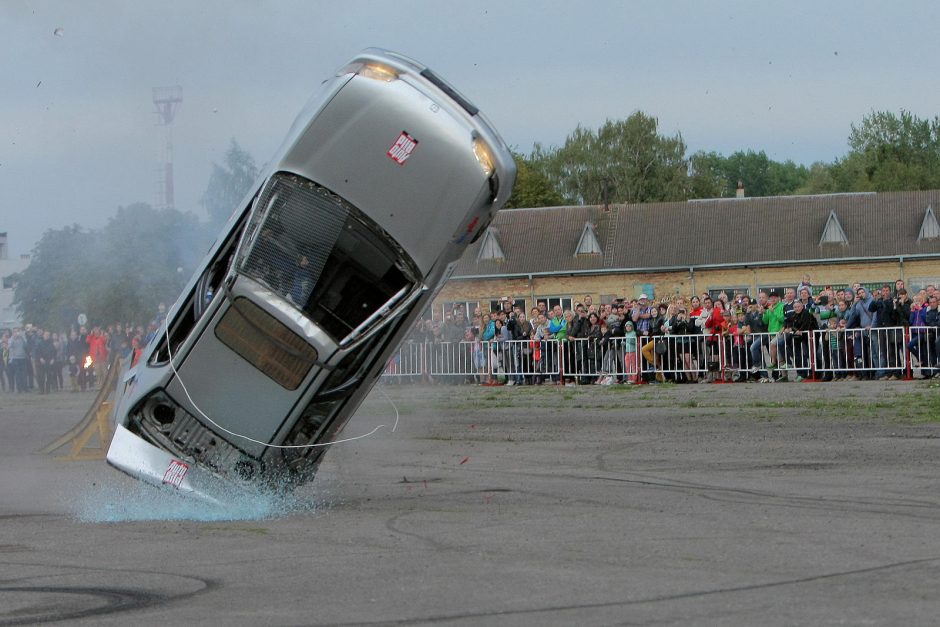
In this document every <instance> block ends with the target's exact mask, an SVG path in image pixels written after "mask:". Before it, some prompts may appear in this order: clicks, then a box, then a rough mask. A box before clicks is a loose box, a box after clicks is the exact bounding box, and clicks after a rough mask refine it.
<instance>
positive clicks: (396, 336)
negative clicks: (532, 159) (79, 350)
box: [108, 49, 515, 500]
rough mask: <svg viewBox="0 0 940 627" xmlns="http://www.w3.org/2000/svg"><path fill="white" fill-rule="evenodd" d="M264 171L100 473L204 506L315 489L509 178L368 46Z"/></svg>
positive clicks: (204, 271)
mask: <svg viewBox="0 0 940 627" xmlns="http://www.w3.org/2000/svg"><path fill="white" fill-rule="evenodd" d="M269 164H270V165H269V166H267V167H266V170H265V171H264V172H263V173H262V175H261V177H260V179H259V183H258V184H257V186H256V188H255V189H254V191H253V192H252V193H251V194H249V196H248V197H247V198H246V199H245V200H244V201H243V202H242V204H241V205H240V206H239V207H237V208H235V211H234V213H233V215H232V217H231V218H230V220H229V222H228V224H227V225H226V227H225V229H224V230H223V232H222V234H221V235H220V237H219V238H218V239H217V240H216V242H215V244H214V245H213V247H212V249H211V250H210V251H209V254H208V255H207V257H206V259H205V260H204V261H203V262H202V264H201V266H200V267H199V269H198V270H197V271H196V273H195V275H194V276H193V277H192V279H191V280H190V282H189V284H188V285H187V287H186V288H185V290H184V292H183V293H182V294H181V296H180V297H179V299H178V301H177V302H176V304H175V305H174V306H173V308H172V309H171V311H170V314H169V315H168V316H167V320H166V325H165V328H163V329H162V331H161V333H160V334H159V335H158V336H157V337H156V338H155V339H154V340H153V341H151V342H150V344H149V345H148V346H147V347H146V349H145V350H144V352H143V355H142V356H141V359H140V361H139V363H138V365H137V366H136V367H134V368H133V369H131V370H129V371H128V372H127V374H126V375H125V376H124V378H123V380H122V382H121V383H120V384H119V390H118V393H117V397H118V398H117V399H116V403H115V420H116V423H117V424H116V428H115V435H114V438H113V440H112V443H111V446H110V449H109V451H108V462H109V463H110V464H111V465H113V466H115V467H116V468H118V469H120V470H122V471H124V472H126V473H128V474H130V475H132V476H134V477H137V478H139V479H141V480H143V481H146V482H149V483H153V484H156V485H166V486H171V487H172V488H176V489H179V490H180V491H183V492H189V493H193V494H195V495H199V496H202V497H204V498H206V499H210V500H217V498H218V494H219V493H220V490H221V489H222V488H225V487H227V486H228V485H232V484H244V483H248V484H250V485H258V484H261V485H264V484H269V485H272V486H280V485H285V484H289V485H297V484H300V483H303V482H304V481H307V480H309V479H310V478H311V477H312V476H313V475H314V473H315V471H316V468H317V465H318V464H319V461H320V459H321V458H322V456H323V453H324V452H325V450H326V448H327V446H328V445H329V444H330V443H331V442H334V441H335V440H337V439H339V438H341V437H342V436H340V435H339V433H340V431H341V430H342V428H343V426H344V425H345V424H346V422H347V421H348V420H349V418H350V417H351V416H352V415H353V413H354V412H355V410H356V408H357V407H358V405H359V404H360V402H361V401H362V400H363V398H364V397H365V396H366V394H367V393H368V392H369V390H370V389H371V388H372V386H373V384H374V383H375V382H376V381H377V379H378V377H379V376H380V375H381V373H382V370H383V367H384V365H385V363H386V360H387V359H388V358H389V355H390V354H391V353H392V352H393V350H394V349H395V348H396V347H397V346H398V344H399V343H400V342H401V340H402V338H403V336H404V335H405V334H406V332H407V331H408V329H409V328H410V327H411V326H412V323H413V322H414V320H415V318H416V317H417V316H419V315H420V313H421V311H422V310H423V309H424V308H425V307H426V306H427V305H428V304H429V302H430V300H431V299H432V298H433V296H434V295H435V293H436V292H437V290H438V289H439V288H440V287H441V285H442V284H443V282H444V281H445V280H446V279H447V277H448V276H449V273H450V271H451V270H452V269H453V267H454V265H455V264H456V260H457V259H458V258H459V257H460V255H461V253H462V252H463V250H464V249H465V247H466V246H467V245H468V244H469V243H470V242H472V241H473V240H474V239H475V238H477V237H478V236H479V235H480V234H481V233H482V231H483V229H485V227H486V225H487V224H488V223H489V221H490V220H491V218H492V217H493V215H494V214H495V212H496V211H497V210H498V209H499V208H500V207H501V206H502V205H503V204H504V203H505V202H506V200H507V199H508V197H509V194H510V192H511V190H512V186H513V182H514V179H515V164H514V162H513V158H512V155H511V153H510V152H509V150H508V148H507V147H506V145H505V144H504V142H503V141H502V139H501V138H500V137H499V135H497V133H496V131H495V130H494V129H493V128H492V127H491V126H490V124H489V123H488V121H487V120H486V119H485V118H484V117H483V116H482V115H481V114H480V112H479V110H478V109H477V108H476V107H475V106H474V105H473V104H472V103H471V102H470V101H469V100H467V99H466V98H465V97H463V96H462V95H461V94H460V93H459V92H457V91H456V90H455V89H454V88H453V87H451V86H450V85H449V84H447V83H446V82H444V81H443V80H442V79H441V78H440V77H439V76H437V75H436V74H434V73H433V72H432V71H431V70H429V69H428V68H426V67H424V66H423V65H420V64H419V63H417V62H415V61H413V60H411V59H409V58H407V57H404V56H401V55H399V54H396V53H393V52H388V51H384V50H378V49H368V50H365V51H364V52H363V53H362V54H360V55H359V56H357V57H356V58H355V59H353V60H352V61H351V62H350V63H349V64H347V65H346V66H345V67H343V68H342V69H340V70H339V71H338V72H337V73H336V75H335V76H333V77H332V78H331V79H329V80H328V81H326V82H325V83H324V86H323V89H322V91H321V92H320V93H319V95H317V96H315V97H314V98H313V99H312V100H311V101H310V102H309V103H308V104H307V105H306V106H305V108H304V109H303V111H302V112H301V114H300V115H299V116H298V118H297V120H296V121H295V122H294V124H293V126H291V128H290V131H289V132H288V135H287V138H286V139H285V141H284V143H283V144H282V146H281V147H280V148H279V149H278V151H277V153H276V155H275V157H274V158H273V159H271V160H270V162H269ZM222 491H223V492H224V490H222Z"/></svg>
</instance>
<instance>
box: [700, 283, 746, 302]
mask: <svg viewBox="0 0 940 627" xmlns="http://www.w3.org/2000/svg"><path fill="white" fill-rule="evenodd" d="M722 292H724V293H725V294H727V296H728V301H729V302H730V301H732V300H733V299H734V295H735V294H744V295H745V296H750V295H751V288H750V287H747V286H738V287H710V288H708V295H709V296H711V299H712V300H713V301H715V300H718V296H719V295H720V294H721V293H722Z"/></svg>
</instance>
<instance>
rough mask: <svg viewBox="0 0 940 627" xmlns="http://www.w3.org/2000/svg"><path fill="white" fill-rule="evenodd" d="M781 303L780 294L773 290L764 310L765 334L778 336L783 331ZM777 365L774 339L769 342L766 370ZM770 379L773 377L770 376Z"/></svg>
mask: <svg viewBox="0 0 940 627" xmlns="http://www.w3.org/2000/svg"><path fill="white" fill-rule="evenodd" d="M783 319H784V314H783V303H782V302H780V294H779V293H778V292H777V291H776V290H775V291H773V292H771V293H770V304H769V305H768V306H767V308H766V309H765V310H764V324H766V325H767V332H768V333H774V334H779V333H780V332H781V331H783ZM776 365H777V341H776V337H775V338H774V339H772V340H771V342H770V363H769V364H768V365H767V368H768V370H769V369H770V368H773V367H775V366H776ZM770 376H771V377H772V376H773V375H770Z"/></svg>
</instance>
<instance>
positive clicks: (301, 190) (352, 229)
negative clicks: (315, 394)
mask: <svg viewBox="0 0 940 627" xmlns="http://www.w3.org/2000/svg"><path fill="white" fill-rule="evenodd" d="M257 206H258V207H260V211H258V212H257V213H256V215H255V216H254V217H253V219H252V222H251V224H250V225H249V230H248V233H247V234H246V237H247V239H246V240H245V241H246V242H248V245H247V247H246V250H245V251H244V252H242V254H241V259H240V266H239V269H240V272H241V273H242V274H244V275H246V276H249V277H251V278H253V279H255V280H257V281H259V282H261V283H263V284H264V285H266V286H267V287H269V288H270V289H271V290H273V291H274V292H276V293H277V294H278V295H280V296H281V297H283V298H284V299H286V300H288V301H289V302H291V303H292V304H293V305H294V306H295V307H297V308H298V309H300V310H301V311H303V312H304V314H305V315H306V316H307V317H309V318H310V319H311V320H313V321H314V322H315V323H316V324H318V325H319V326H320V327H321V328H322V329H323V330H325V331H326V332H327V333H328V334H329V335H330V336H331V337H332V338H333V339H335V340H337V341H339V340H341V339H342V338H345V337H346V336H348V335H349V334H350V333H352V332H353V331H354V330H356V329H357V328H358V327H360V325H363V323H367V322H373V321H375V320H377V319H378V318H379V316H376V313H377V312H378V311H379V310H380V309H381V307H382V305H384V304H385V303H387V302H388V301H389V300H390V299H392V298H393V297H395V296H396V295H400V294H401V293H402V292H403V290H404V291H407V290H408V289H410V288H411V287H412V286H413V285H414V283H415V279H414V277H415V276H416V273H415V271H414V270H413V263H412V261H411V260H410V258H409V257H408V256H407V254H406V253H405V252H404V251H403V250H401V249H400V248H399V247H398V246H397V245H396V244H395V241H394V240H393V239H392V238H391V237H390V236H389V235H388V234H387V233H386V232H385V231H383V230H382V229H381V228H380V227H379V226H378V225H377V224H375V223H374V222H373V221H372V220H370V219H369V218H368V217H366V216H365V215H364V214H363V213H362V212H361V211H359V210H358V209H356V208H355V207H353V206H352V205H351V204H350V203H348V202H346V201H345V200H343V199H342V198H340V197H339V196H337V195H335V194H333V193H332V192H330V191H329V190H327V189H325V188H323V187H320V186H318V185H316V184H315V183H312V182H310V181H308V180H306V179H303V178H301V177H297V176H293V175H288V174H283V173H282V174H277V175H275V176H274V177H273V178H272V180H271V181H270V182H269V183H268V185H267V186H266V188H265V190H264V191H263V192H262V194H261V196H260V197H259V199H258V205H257ZM360 330H361V329H360Z"/></svg>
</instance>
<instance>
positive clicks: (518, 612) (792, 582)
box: [332, 556, 940, 627]
mask: <svg viewBox="0 0 940 627" xmlns="http://www.w3.org/2000/svg"><path fill="white" fill-rule="evenodd" d="M934 563H940V556H935V557H925V558H920V559H916V560H905V561H900V562H891V563H888V564H879V565H877V566H867V567H862V568H855V569H850V570H843V571H836V572H831V573H822V574H818V575H808V576H806V577H794V578H791V579H781V580H778V581H768V582H764V583H756V584H747V585H743V586H726V587H722V588H714V589H707V590H690V591H688V592H679V593H676V594H666V595H659V596H652V597H645V598H639V599H627V600H621V601H606V602H604V601H602V602H596V603H575V604H570V605H552V606H545V607H537V608H519V609H507V610H492V611H486V612H466V613H454V614H440V615H434V616H412V617H409V618H401V619H397V620H396V619H384V620H382V621H373V622H369V621H366V622H362V621H358V622H355V623H332V624H333V625H336V626H337V627H347V626H351V625H380V624H381V625H416V624H421V623H439V622H450V621H455V620H467V619H479V618H492V617H508V616H526V615H532V614H543V613H548V612H573V611H584V610H591V609H607V608H618V607H630V606H637V605H644V604H655V603H671V602H675V601H683V600H687V599H700V598H706V597H710V596H720V595H725V594H740V593H747V592H753V591H758V590H768V589H773V588H781V587H785V586H796V585H801V584H807V583H816V582H823V581H828V580H834V579H840V578H843V577H854V576H867V575H873V574H878V573H881V572H884V571H887V570H894V569H904V568H916V567H918V566H925V565H930V564H934ZM618 624H630V622H629V621H625V620H622V619H618ZM637 624H648V621H642V623H637Z"/></svg>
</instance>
